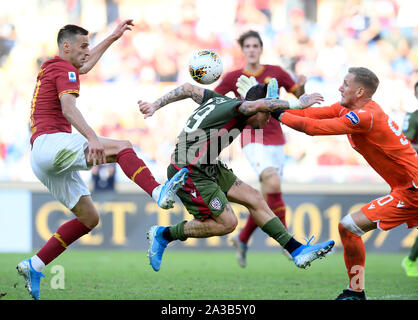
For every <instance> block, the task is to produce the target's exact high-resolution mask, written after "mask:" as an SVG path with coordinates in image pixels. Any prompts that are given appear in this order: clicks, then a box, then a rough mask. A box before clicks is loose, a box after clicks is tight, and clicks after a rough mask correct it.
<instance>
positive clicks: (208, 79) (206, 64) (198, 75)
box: [189, 49, 222, 84]
mask: <svg viewBox="0 0 418 320" xmlns="http://www.w3.org/2000/svg"><path fill="white" fill-rule="evenodd" d="M189 72H190V75H191V76H192V78H193V80H194V81H196V82H198V83H200V84H211V83H214V82H215V81H216V80H218V79H219V78H220V77H221V74H222V60H221V58H220V57H219V55H218V54H217V53H216V52H215V51H213V50H210V49H200V50H197V51H195V52H194V53H193V55H192V57H191V58H190V61H189Z"/></svg>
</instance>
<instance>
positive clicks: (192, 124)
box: [172, 90, 248, 167]
mask: <svg viewBox="0 0 418 320" xmlns="http://www.w3.org/2000/svg"><path fill="white" fill-rule="evenodd" d="M241 103H242V101H241V100H240V99H237V98H234V99H232V98H229V97H226V96H223V95H220V94H218V93H216V92H214V91H211V90H205V94H204V98H203V103H202V104H201V105H200V106H199V107H197V108H196V110H195V111H194V112H193V114H192V115H191V116H190V117H189V119H188V121H187V123H186V126H185V127H184V129H183V130H182V131H181V132H180V135H179V136H178V138H177V144H176V148H175V150H174V153H173V155H172V162H173V163H175V164H176V165H177V166H180V167H182V166H186V165H195V166H200V165H207V164H215V163H216V159H217V157H218V156H219V154H220V153H221V151H222V150H223V149H225V148H226V147H227V146H229V145H230V144H231V143H232V141H233V140H234V139H235V138H236V137H237V136H238V135H239V134H240V133H241V131H242V130H243V129H244V127H245V125H246V120H247V119H248V117H247V116H245V115H243V114H242V113H240V112H239V111H238V107H239V106H240V105H241Z"/></svg>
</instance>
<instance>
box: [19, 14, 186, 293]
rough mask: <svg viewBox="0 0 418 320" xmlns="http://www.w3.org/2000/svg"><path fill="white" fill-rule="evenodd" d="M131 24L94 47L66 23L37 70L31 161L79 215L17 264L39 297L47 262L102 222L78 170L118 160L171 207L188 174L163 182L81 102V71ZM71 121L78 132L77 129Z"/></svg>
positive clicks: (84, 34)
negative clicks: (103, 132)
mask: <svg viewBox="0 0 418 320" xmlns="http://www.w3.org/2000/svg"><path fill="white" fill-rule="evenodd" d="M131 26H133V23H132V20H125V21H123V22H122V23H120V24H119V25H118V26H117V27H116V29H115V31H114V32H113V33H112V34H111V35H110V36H109V37H107V38H106V39H105V40H103V41H102V42H101V43H99V44H98V45H97V46H96V47H95V48H94V49H93V50H91V51H90V50H89V39H88V31H87V30H85V29H83V28H81V27H78V26H75V25H66V26H64V27H63V28H61V29H60V31H59V32H58V39H57V42H58V48H59V54H58V56H56V57H54V58H53V59H51V60H48V61H46V62H45V63H43V64H42V66H41V70H40V72H39V74H38V77H37V82H36V87H35V90H34V93H33V99H32V104H31V115H30V120H31V129H32V137H31V139H30V142H31V145H32V151H31V166H32V169H33V172H34V173H35V175H36V176H37V177H38V179H39V180H40V181H41V182H42V183H43V184H44V185H45V186H46V187H47V188H48V189H49V191H50V192H51V194H52V195H53V196H54V197H55V198H56V199H57V200H59V201H60V202H61V203H62V204H63V205H64V206H65V207H67V208H68V209H69V210H71V211H72V212H73V213H74V215H75V216H76V218H74V219H72V220H70V221H68V222H65V223H64V224H63V225H61V226H60V227H59V228H58V230H57V231H56V232H55V234H54V235H53V236H52V237H51V238H50V239H49V240H48V241H47V243H46V244H45V245H44V246H43V247H42V248H41V249H40V250H39V251H38V252H37V253H36V254H35V255H34V256H33V257H32V258H30V259H26V260H23V261H21V262H20V263H19V264H18V266H17V270H18V272H19V274H20V275H22V276H23V277H24V279H25V283H26V288H27V289H28V291H29V293H30V294H31V296H32V297H33V298H34V299H36V300H38V299H39V298H40V294H39V291H40V280H41V278H42V277H44V275H43V274H42V270H43V268H44V267H45V266H46V265H47V264H49V263H50V262H51V261H52V260H54V259H55V258H56V257H57V256H58V255H60V254H61V253H62V252H64V250H65V249H66V248H67V247H68V246H69V245H70V244H71V243H73V242H74V241H76V240H77V239H79V238H80V237H81V236H83V235H85V234H87V233H89V232H90V231H91V230H92V229H93V228H94V227H95V226H96V225H97V224H98V222H99V213H98V211H97V209H96V208H95V206H94V204H93V201H92V199H91V197H90V192H89V189H88V188H87V186H86V184H85V183H84V181H83V180H82V179H81V176H80V174H79V172H78V171H79V170H89V169H91V167H92V166H93V165H96V164H97V165H100V164H103V163H106V162H117V163H119V165H120V166H121V168H122V170H123V171H124V173H125V174H126V175H127V176H128V177H129V178H130V179H132V180H133V181H134V182H135V183H136V184H137V185H139V186H140V187H141V188H143V189H144V190H145V191H146V192H147V193H148V194H149V195H150V196H152V197H153V198H154V199H155V200H156V201H157V203H158V204H159V205H160V206H161V207H163V208H169V207H172V204H173V202H174V200H173V197H174V193H175V192H176V190H177V189H178V188H179V187H180V186H181V185H182V183H183V182H184V179H185V175H186V174H187V170H185V171H183V172H181V173H180V174H179V175H177V177H173V178H172V179H171V180H170V181H168V182H167V183H166V184H165V185H164V186H162V185H160V184H159V183H158V182H157V181H155V179H154V177H153V176H152V174H151V172H150V171H149V169H148V168H147V166H146V164H145V163H144V162H143V161H142V160H141V159H139V158H138V157H137V156H136V153H135V151H134V150H133V148H132V144H131V143H130V142H129V141H123V140H115V139H108V138H103V137H98V136H97V135H96V133H95V132H94V130H93V129H92V128H91V127H90V126H89V125H88V124H87V122H86V121H85V120H84V117H83V116H82V114H81V112H80V111H79V110H78V108H77V107H76V98H77V97H78V95H79V94H80V79H79V74H82V73H87V72H89V71H90V70H91V69H92V68H93V67H94V65H95V64H96V63H97V61H98V60H99V58H100V57H101V56H102V54H103V53H104V52H105V51H106V49H107V48H108V47H109V46H110V45H111V44H112V43H113V42H115V41H116V40H117V39H119V38H120V37H121V36H122V35H123V34H124V32H125V31H127V30H131ZM72 126H74V127H75V128H76V129H77V131H78V132H79V133H72Z"/></svg>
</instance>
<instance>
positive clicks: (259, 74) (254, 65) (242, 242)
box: [215, 30, 306, 268]
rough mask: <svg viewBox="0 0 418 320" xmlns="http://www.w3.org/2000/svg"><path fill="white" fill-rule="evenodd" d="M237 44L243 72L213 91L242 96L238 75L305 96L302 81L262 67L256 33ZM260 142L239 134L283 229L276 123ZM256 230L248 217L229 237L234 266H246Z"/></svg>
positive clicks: (247, 130)
mask: <svg viewBox="0 0 418 320" xmlns="http://www.w3.org/2000/svg"><path fill="white" fill-rule="evenodd" d="M238 43H239V45H240V46H241V50H242V53H243V54H244V56H245V59H246V65H245V67H244V68H243V69H238V70H235V71H231V72H229V73H227V74H226V75H225V76H224V77H223V78H222V79H221V82H220V84H219V85H218V86H217V87H216V88H215V91H216V92H218V93H220V94H223V95H224V94H226V93H228V92H230V91H232V92H234V94H235V96H236V97H239V96H240V94H241V96H242V98H244V97H245V92H241V93H240V92H239V91H240V90H239V88H237V86H236V83H237V80H238V78H239V77H240V76H242V75H245V76H247V77H251V78H255V80H256V81H254V84H256V83H257V82H258V83H268V82H269V80H270V79H271V78H276V79H277V82H278V85H279V88H280V87H283V88H285V89H286V91H287V92H291V93H293V94H294V95H296V96H297V97H298V98H299V97H300V96H301V95H302V94H304V93H305V89H304V84H305V81H306V78H305V77H304V76H302V77H300V78H299V80H298V83H295V82H294V81H293V79H292V78H291V76H290V75H289V74H288V73H287V72H286V71H284V70H283V69H282V68H281V67H279V66H273V65H262V64H261V63H260V57H261V54H262V53H263V41H262V40H261V37H260V35H259V33H258V32H256V31H252V30H250V31H248V32H246V33H244V34H242V35H241V36H240V38H239V39H238ZM261 132H262V140H261V139H260V138H259V135H257V134H256V130H254V129H252V128H251V127H250V126H247V127H246V128H245V130H243V132H242V134H241V146H242V150H243V152H244V154H245V156H246V158H247V159H248V161H249V162H250V164H251V166H252V168H253V169H254V170H255V171H256V173H257V175H258V176H259V178H260V183H261V191H262V193H263V196H264V198H265V199H266V201H267V204H268V206H269V207H270V209H271V210H272V211H273V212H274V213H275V214H276V215H277V216H278V217H279V219H280V220H281V221H282V223H283V224H284V225H285V226H286V221H285V213H286V208H285V203H284V201H283V198H282V192H281V183H280V180H281V176H282V173H283V164H284V159H285V152H284V144H285V138H284V136H283V132H282V128H281V126H280V122H278V121H277V120H275V119H273V118H271V119H270V121H269V122H268V123H267V125H266V126H264V127H263V129H262V131H261ZM256 228H257V224H256V223H255V222H254V220H253V218H252V217H251V215H250V216H249V217H248V220H247V223H246V225H245V226H244V228H243V229H242V230H241V231H240V233H239V234H238V235H236V236H234V237H233V238H232V243H233V244H234V246H235V247H236V249H237V258H238V263H239V264H240V266H241V267H243V268H244V267H245V266H246V252H247V248H248V246H247V243H248V241H249V239H250V237H251V235H252V233H253V232H254V230H255V229H256Z"/></svg>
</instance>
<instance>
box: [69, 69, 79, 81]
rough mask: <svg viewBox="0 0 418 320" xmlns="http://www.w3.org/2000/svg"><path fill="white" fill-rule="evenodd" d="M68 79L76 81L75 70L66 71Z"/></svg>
mask: <svg viewBox="0 0 418 320" xmlns="http://www.w3.org/2000/svg"><path fill="white" fill-rule="evenodd" d="M68 80H69V81H70V82H76V81H77V77H76V75H75V72H73V71H70V72H68Z"/></svg>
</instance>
